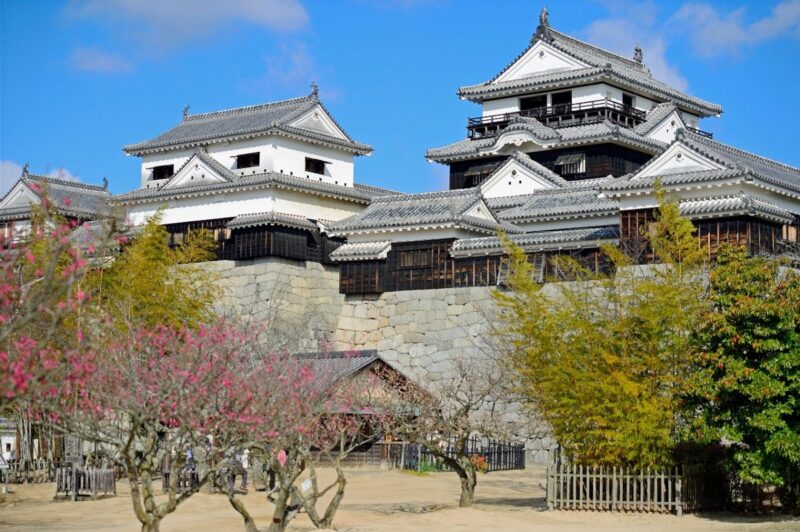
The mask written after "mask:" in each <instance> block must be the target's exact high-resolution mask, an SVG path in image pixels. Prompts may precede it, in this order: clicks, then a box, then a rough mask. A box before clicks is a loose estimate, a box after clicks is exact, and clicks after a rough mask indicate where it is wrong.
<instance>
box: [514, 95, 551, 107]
mask: <svg viewBox="0 0 800 532" xmlns="http://www.w3.org/2000/svg"><path fill="white" fill-rule="evenodd" d="M546 107H547V95H546V94H540V95H538V96H528V97H525V98H520V99H519V110H520V111H530V110H532V109H544V108H546Z"/></svg>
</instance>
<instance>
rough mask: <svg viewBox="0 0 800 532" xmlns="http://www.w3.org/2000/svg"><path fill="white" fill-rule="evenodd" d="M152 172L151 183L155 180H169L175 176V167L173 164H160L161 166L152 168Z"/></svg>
mask: <svg viewBox="0 0 800 532" xmlns="http://www.w3.org/2000/svg"><path fill="white" fill-rule="evenodd" d="M152 170H153V177H152V179H153V181H155V180H157V179H169V178H170V177H172V176H173V175H175V165H174V164H162V165H161V166H154V167H153V168H152Z"/></svg>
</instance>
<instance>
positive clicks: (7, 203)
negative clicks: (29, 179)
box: [0, 181, 40, 209]
mask: <svg viewBox="0 0 800 532" xmlns="http://www.w3.org/2000/svg"><path fill="white" fill-rule="evenodd" d="M39 202H40V200H39V196H38V195H37V194H36V193H34V192H32V191H31V190H30V189H29V188H28V187H27V185H25V183H23V182H22V181H17V184H16V185H14V187H13V188H12V189H11V190H10V191H9V192H8V194H7V195H6V197H5V198H3V201H2V202H0V209H11V208H19V207H30V206H31V204H35V205H38V204H39Z"/></svg>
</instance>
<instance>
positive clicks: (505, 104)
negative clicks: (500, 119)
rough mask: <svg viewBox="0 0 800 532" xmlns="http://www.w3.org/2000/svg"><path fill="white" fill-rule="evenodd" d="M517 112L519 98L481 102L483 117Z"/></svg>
mask: <svg viewBox="0 0 800 532" xmlns="http://www.w3.org/2000/svg"><path fill="white" fill-rule="evenodd" d="M516 112H519V98H518V97H517V96H514V97H512V98H500V99H499V100H487V101H485V102H483V116H492V115H501V114H503V113H516Z"/></svg>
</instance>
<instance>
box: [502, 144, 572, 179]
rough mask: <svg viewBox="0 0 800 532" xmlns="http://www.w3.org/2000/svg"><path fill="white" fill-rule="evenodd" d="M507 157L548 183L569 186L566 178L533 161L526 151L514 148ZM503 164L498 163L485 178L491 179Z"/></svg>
mask: <svg viewBox="0 0 800 532" xmlns="http://www.w3.org/2000/svg"><path fill="white" fill-rule="evenodd" d="M509 159H513V160H515V161H516V162H518V163H519V164H520V165H522V166H524V167H525V168H527V169H528V170H530V171H531V172H533V173H534V174H535V175H537V176H539V177H541V178H542V179H544V180H546V181H549V182H550V183H552V184H554V185H555V186H557V187H567V186H569V182H568V181H567V180H566V179H564V178H563V177H561V176H560V175H558V174H557V173H555V172H553V171H552V170H550V169H549V168H547V167H546V166H543V165H542V164H540V163H538V162H536V161H534V160H533V159H531V158H530V156H529V155H528V154H526V153H522V152H521V151H518V150H514V151H513V152H512V153H511V156H510V157H509ZM503 166H504V165H503V164H500V165H498V167H497V169H496V170H495V171H494V172H492V173H491V174H490V175H489V177H487V178H486V181H489V180H491V179H492V177H494V175H495V174H496V173H497V172H499V171H500V170H501V169H502V167H503Z"/></svg>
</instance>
